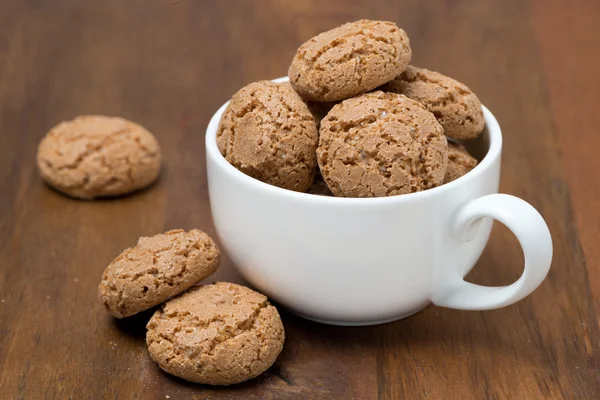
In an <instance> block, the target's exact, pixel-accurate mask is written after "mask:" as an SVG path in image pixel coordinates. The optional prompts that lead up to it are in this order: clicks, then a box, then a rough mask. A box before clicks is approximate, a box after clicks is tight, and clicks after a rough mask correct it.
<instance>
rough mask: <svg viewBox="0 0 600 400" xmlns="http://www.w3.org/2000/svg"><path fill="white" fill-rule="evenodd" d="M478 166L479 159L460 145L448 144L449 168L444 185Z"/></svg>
mask: <svg viewBox="0 0 600 400" xmlns="http://www.w3.org/2000/svg"><path fill="white" fill-rule="evenodd" d="M476 166H477V159H476V158H475V157H473V156H472V155H471V154H469V152H468V151H467V149H465V147H464V146H463V145H461V144H459V143H454V142H451V141H449V142H448V168H447V169H446V175H445V176H444V183H448V182H452V181H453V180H456V179H458V178H460V177H461V176H463V175H465V174H466V173H467V172H469V171H471V170H472V169H473V168H475V167H476Z"/></svg>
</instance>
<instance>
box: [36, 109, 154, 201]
mask: <svg viewBox="0 0 600 400" xmlns="http://www.w3.org/2000/svg"><path fill="white" fill-rule="evenodd" d="M160 162H161V154H160V148H159V145H158V142H157V141H156V139H155V138H154V136H153V135H152V134H151V133H150V132H149V131H148V130H146V129H145V128H144V127H142V126H141V125H138V124H136V123H134V122H131V121H127V120H125V119H123V118H118V117H106V116H101V115H85V116H80V117H77V118H75V119H73V120H71V121H65V122H61V123H60V124H58V125H57V126H55V127H54V128H52V129H51V130H50V131H49V132H48V133H47V134H46V136H45V137H44V138H43V139H42V141H41V142H40V144H39V146H38V153H37V165H38V169H39V171H40V174H41V176H42V179H44V181H46V182H47V183H48V184H49V185H50V186H52V187H54V188H55V189H57V190H58V191H60V192H62V193H65V194H67V195H69V196H72V197H76V198H80V199H93V198H97V197H109V196H118V195H123V194H126V193H130V192H133V191H136V190H139V189H142V188H144V187H146V186H148V185H150V184H151V183H152V182H154V181H155V180H156V178H157V177H158V174H159V172H160Z"/></svg>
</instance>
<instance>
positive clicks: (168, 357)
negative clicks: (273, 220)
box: [146, 282, 285, 385]
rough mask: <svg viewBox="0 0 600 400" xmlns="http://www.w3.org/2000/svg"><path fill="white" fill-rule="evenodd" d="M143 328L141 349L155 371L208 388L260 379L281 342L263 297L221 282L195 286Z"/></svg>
mask: <svg viewBox="0 0 600 400" xmlns="http://www.w3.org/2000/svg"><path fill="white" fill-rule="evenodd" d="M147 329H148V331H147V333H146V344H147V345H148V350H149V351H150V356H151V357H152V359H153V360H154V361H156V362H157V363H158V365H159V366H160V368H162V369H163V370H164V371H166V372H168V373H169V374H172V375H175V376H178V377H180V378H183V379H186V380H188V381H191V382H197V383H204V384H209V385H231V384H234V383H239V382H243V381H246V380H248V379H252V378H254V377H256V376H258V375H260V374H262V373H263V372H265V371H266V370H267V369H268V368H269V367H270V366H271V365H272V364H273V363H274V362H275V359H276V358H277V356H278V355H279V353H280V352H281V349H282V348H283V342H284V338H285V333H284V330H283V324H282V323H281V319H280V317H279V313H278V312H277V309H276V308H275V307H273V306H272V305H271V304H269V302H268V301H267V298H266V297H265V296H263V295H262V294H260V293H257V292H255V291H253V290H250V289H248V288H247V287H244V286H240V285H236V284H233V283H226V282H217V283H215V284H212V285H207V286H200V287H194V288H192V289H190V290H189V291H187V292H186V293H184V294H182V295H181V296H179V297H176V298H174V299H172V300H169V301H168V302H167V303H166V304H164V305H163V307H162V308H161V309H160V310H158V311H156V313H154V315H153V316H152V318H151V319H150V321H149V322H148V325H147Z"/></svg>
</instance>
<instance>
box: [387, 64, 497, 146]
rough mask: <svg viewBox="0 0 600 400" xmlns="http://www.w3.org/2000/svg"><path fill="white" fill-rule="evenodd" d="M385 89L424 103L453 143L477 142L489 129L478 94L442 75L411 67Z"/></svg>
mask: <svg viewBox="0 0 600 400" xmlns="http://www.w3.org/2000/svg"><path fill="white" fill-rule="evenodd" d="M381 89H382V90H384V91H386V92H393V93H399V94H403V95H405V96H407V97H410V98H411V99H414V100H417V101H418V102H420V103H422V104H423V105H424V106H425V107H426V108H427V109H428V110H429V111H431V112H432V113H433V114H434V115H435V117H436V118H437V120H438V121H439V123H440V124H441V125H442V127H443V128H444V133H445V134H446V136H448V137H451V138H453V139H459V140H461V139H462V140H468V139H475V138H476V137H478V136H479V135H480V134H481V132H482V131H483V128H484V126H485V119H484V117H483V110H482V109H481V102H480V101H479V98H477V96H476V95H475V93H473V92H472V91H471V89H469V88H468V87H467V86H466V85H464V84H462V83H460V82H458V81H457V80H455V79H452V78H449V77H447V76H445V75H442V74H440V73H437V72H434V71H429V70H427V69H424V68H417V67H413V66H409V67H408V68H406V70H405V71H404V72H403V73H402V74H400V75H399V76H397V77H396V78H395V79H394V80H392V81H391V82H389V83H387V84H386V85H384V86H383V87H382V88H381Z"/></svg>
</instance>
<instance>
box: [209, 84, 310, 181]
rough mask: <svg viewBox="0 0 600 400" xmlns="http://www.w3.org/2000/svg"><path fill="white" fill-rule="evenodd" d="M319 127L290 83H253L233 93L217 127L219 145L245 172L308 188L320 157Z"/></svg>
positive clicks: (231, 162) (227, 156) (232, 163)
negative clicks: (317, 152) (318, 151)
mask: <svg viewBox="0 0 600 400" xmlns="http://www.w3.org/2000/svg"><path fill="white" fill-rule="evenodd" d="M318 140H319V138H318V132H317V126H316V123H315V120H314V118H313V116H312V115H311V113H310V111H309V110H308V107H307V106H306V104H305V103H304V102H303V101H302V99H301V98H300V96H298V94H297V93H296V92H295V91H294V90H293V89H292V88H291V87H290V86H289V85H286V84H278V83H274V82H269V81H260V82H254V83H251V84H249V85H248V86H245V87H244V88H242V89H241V90H240V91H238V92H237V93H236V94H234V95H233V97H232V98H231V101H230V102H229V105H228V106H227V108H226V109H225V112H224V113H223V116H222V118H221V122H220V124H219V129H218V131H217V146H218V147H219V151H220V152H221V154H222V155H223V156H224V157H225V159H226V160H227V161H229V163H230V164H231V165H233V166H234V167H236V168H237V169H239V170H240V171H242V172H243V173H245V174H246V175H249V176H251V177H253V178H256V179H258V180H260V181H262V182H265V183H268V184H271V185H275V186H278V187H281V188H285V189H290V190H295V191H299V192H304V191H305V190H306V189H308V187H309V186H310V185H311V184H312V181H313V179H314V176H315V172H316V166H317V160H316V156H315V149H316V148H317V142H318Z"/></svg>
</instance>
